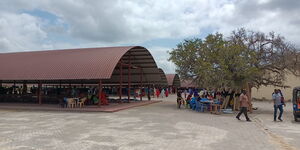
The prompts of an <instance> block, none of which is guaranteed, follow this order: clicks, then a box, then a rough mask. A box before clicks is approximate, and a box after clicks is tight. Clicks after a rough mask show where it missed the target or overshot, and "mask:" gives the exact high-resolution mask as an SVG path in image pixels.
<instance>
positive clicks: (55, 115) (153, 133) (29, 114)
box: [0, 96, 300, 150]
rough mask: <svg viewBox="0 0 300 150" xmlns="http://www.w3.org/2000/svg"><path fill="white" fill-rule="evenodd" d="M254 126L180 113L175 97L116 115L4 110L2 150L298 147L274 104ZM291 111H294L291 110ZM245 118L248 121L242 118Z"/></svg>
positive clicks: (229, 117) (297, 131)
mask: <svg viewBox="0 0 300 150" xmlns="http://www.w3.org/2000/svg"><path fill="white" fill-rule="evenodd" d="M255 106H257V107H259V110H258V111H256V112H255V113H253V114H251V115H250V116H251V118H252V120H253V122H250V123H249V122H246V121H238V120H236V119H235V118H234V114H222V115H211V114H209V113H197V112H194V111H191V110H189V109H180V110H179V109H177V108H176V104H175V97H174V96H171V97H169V98H168V99H164V100H163V102H161V103H156V104H151V105H147V106H142V107H136V108H132V109H128V110H123V111H120V112H116V113H99V112H95V113H92V112H85V113H76V112H53V111H48V112H47V111H12V110H10V111H8V110H0V149H1V150H2V149H3V150H11V149H19V150H27V149H39V150H40V149H46V150H48V149H57V150H77V149H78V150H94V149H95V150H98V149H105V150H107V149H108V150H109V149H113V150H114V149H120V150H127V149H130V150H131V149H154V150H159V149H171V150H176V149H178V150H182V149H187V150H193V149H197V150H199V149H205V150H207V149H208V150H209V149H216V150H221V149H222V150H223V149H253V150H255V149H263V150H264V149H266V150H268V149H270V150H273V149H296V147H297V148H298V149H299V148H300V142H298V141H296V140H299V139H300V136H299V135H300V124H299V123H295V122H293V121H291V120H292V116H291V112H290V111H289V112H286V113H285V116H284V118H285V120H284V122H275V123H274V122H272V104H269V103H266V102H259V103H256V104H255ZM286 109H291V106H288V108H286ZM242 119H244V118H242Z"/></svg>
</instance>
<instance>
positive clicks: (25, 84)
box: [22, 81, 27, 94]
mask: <svg viewBox="0 0 300 150" xmlns="http://www.w3.org/2000/svg"><path fill="white" fill-rule="evenodd" d="M22 94H27V83H26V81H24V82H23V90H22Z"/></svg>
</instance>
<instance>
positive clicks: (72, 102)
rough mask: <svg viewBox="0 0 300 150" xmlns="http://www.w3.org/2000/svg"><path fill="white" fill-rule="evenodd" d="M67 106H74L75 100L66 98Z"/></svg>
mask: <svg viewBox="0 0 300 150" xmlns="http://www.w3.org/2000/svg"><path fill="white" fill-rule="evenodd" d="M67 103H68V107H71V108H74V107H75V106H76V102H75V100H74V99H73V98H67Z"/></svg>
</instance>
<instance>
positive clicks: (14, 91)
mask: <svg viewBox="0 0 300 150" xmlns="http://www.w3.org/2000/svg"><path fill="white" fill-rule="evenodd" d="M13 93H14V95H16V94H17V92H16V81H14V87H13Z"/></svg>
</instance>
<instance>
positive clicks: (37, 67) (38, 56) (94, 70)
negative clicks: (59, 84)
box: [0, 46, 157, 81]
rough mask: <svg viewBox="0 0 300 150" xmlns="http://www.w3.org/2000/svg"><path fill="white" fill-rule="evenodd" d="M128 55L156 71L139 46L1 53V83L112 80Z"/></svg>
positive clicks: (150, 57) (154, 65)
mask: <svg viewBox="0 0 300 150" xmlns="http://www.w3.org/2000/svg"><path fill="white" fill-rule="evenodd" d="M129 53H131V54H130V55H131V58H132V59H133V60H135V59H136V61H133V62H132V63H133V64H134V65H139V66H141V67H142V68H143V67H144V68H157V65H156V63H155V61H154V59H153V57H152V56H151V54H150V52H149V51H148V50H147V49H146V48H144V47H140V46H129V47H102V48H80V49H66V50H47V51H34V52H16V53H0V80H3V81H5V80H78V79H79V80H93V79H110V78H111V76H112V73H113V71H114V69H115V67H116V65H117V64H118V62H119V60H121V58H122V59H124V61H126V59H128V57H129ZM143 57H145V58H146V57H147V59H145V60H147V62H146V63H144V61H141V60H143Z"/></svg>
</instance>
